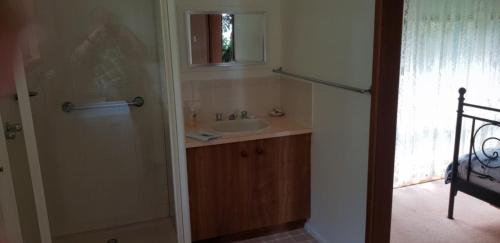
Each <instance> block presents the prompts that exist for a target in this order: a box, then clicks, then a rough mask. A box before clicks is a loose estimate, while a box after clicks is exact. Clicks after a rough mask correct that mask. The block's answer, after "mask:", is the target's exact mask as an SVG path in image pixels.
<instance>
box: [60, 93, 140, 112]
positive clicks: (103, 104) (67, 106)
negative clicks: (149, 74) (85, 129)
mask: <svg viewBox="0 0 500 243" xmlns="http://www.w3.org/2000/svg"><path fill="white" fill-rule="evenodd" d="M123 105H128V106H135V107H142V106H143V105H144V98H143V97H141V96H137V97H135V98H134V99H133V100H132V101H129V102H126V103H125V102H123V101H107V102H100V103H95V104H85V105H75V104H73V103H72V102H69V101H68V102H64V103H63V104H62V110H63V111H64V112H66V113H70V112H72V111H76V110H91V109H102V108H111V107H117V106H123Z"/></svg>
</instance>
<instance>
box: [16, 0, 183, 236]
mask: <svg viewBox="0 0 500 243" xmlns="http://www.w3.org/2000/svg"><path fill="white" fill-rule="evenodd" d="M22 4H23V6H22V8H23V9H25V10H27V11H26V13H27V14H28V15H30V16H31V19H32V21H31V22H30V23H31V25H30V26H28V28H27V30H28V31H27V32H26V33H25V36H24V37H25V38H24V40H25V44H24V46H23V54H24V59H25V60H26V64H25V69H26V74H27V83H28V86H29V89H30V92H31V94H32V97H31V106H32V112H33V118H34V122H35V129H36V134H37V142H38V147H39V151H40V160H41V161H40V164H41V169H42V174H43V180H44V189H45V193H46V200H47V209H48V213H49V221H50V226H51V234H52V239H53V242H57V243H59V242H60V243H66V242H68V243H70V242H71V243H78V242H82V243H83V242H85V243H93V242H111V243H114V242H119V243H122V242H125V243H127V242H130V243H134V242H176V240H175V231H174V226H173V216H174V215H173V210H172V208H173V205H172V204H173V200H172V199H171V198H172V197H171V196H170V195H171V194H172V188H171V183H170V178H171V170H170V154H169V152H168V149H167V148H168V147H169V141H168V139H167V138H168V136H167V133H168V124H167V120H166V119H165V117H164V116H165V115H166V112H165V109H164V107H162V103H163V102H162V99H163V97H162V85H161V82H162V80H163V79H164V77H163V74H162V67H161V63H162V62H161V61H160V60H161V59H160V56H162V55H161V51H162V50H161V49H162V48H161V45H160V44H159V43H161V42H160V36H161V35H160V34H159V31H158V29H159V23H158V18H157V12H156V9H157V6H156V5H157V4H158V1H154V0H147V1H135V0H126V1H124V0H104V1H103V0H99V1H68V0H41V1H36V3H35V2H34V1H32V0H25V1H23V3H22Z"/></svg>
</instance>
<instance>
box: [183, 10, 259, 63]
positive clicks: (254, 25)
mask: <svg viewBox="0 0 500 243" xmlns="http://www.w3.org/2000/svg"><path fill="white" fill-rule="evenodd" d="M188 18H189V26H188V33H190V36H189V39H190V43H189V47H190V49H189V50H190V64H191V65H219V64H224V65H231V64H263V63H265V62H266V47H265V44H266V43H265V30H266V17H265V15H264V14H232V13H188Z"/></svg>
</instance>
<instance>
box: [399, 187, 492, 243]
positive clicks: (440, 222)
mask: <svg viewBox="0 0 500 243" xmlns="http://www.w3.org/2000/svg"><path fill="white" fill-rule="evenodd" d="M448 197H449V185H444V182H443V181H435V182H431V183H426V184H421V185H417V186H411V187H406V188H400V189H396V190H394V201H393V210H392V230H391V231H392V232H391V234H392V236H391V243H417V242H418V243H420V242H422V243H424V242H425V243H434V242H435V243H439V242H450V243H499V242H500V209H497V208H495V207H493V206H491V205H489V204H487V203H484V202H482V201H480V200H478V199H475V198H473V197H470V196H467V195H465V194H463V193H461V192H459V193H458V196H457V197H456V201H455V220H449V219H448V218H447V217H446V216H447V212H448Z"/></svg>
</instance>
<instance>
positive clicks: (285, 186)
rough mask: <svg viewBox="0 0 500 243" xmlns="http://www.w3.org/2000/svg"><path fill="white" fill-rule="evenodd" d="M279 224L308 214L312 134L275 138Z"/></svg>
mask: <svg viewBox="0 0 500 243" xmlns="http://www.w3.org/2000/svg"><path fill="white" fill-rule="evenodd" d="M276 143H277V144H279V145H275V146H276V152H277V153H278V154H279V155H278V157H279V160H278V176H277V178H278V179H277V180H278V181H279V182H278V184H279V188H278V191H279V196H278V198H279V203H278V204H279V206H278V208H277V211H278V212H279V213H278V215H279V216H278V222H279V223H280V224H282V223H286V222H293V221H297V220H304V219H308V218H309V217H310V204H311V135H310V134H305V135H296V136H290V137H283V138H280V140H279V141H276Z"/></svg>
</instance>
